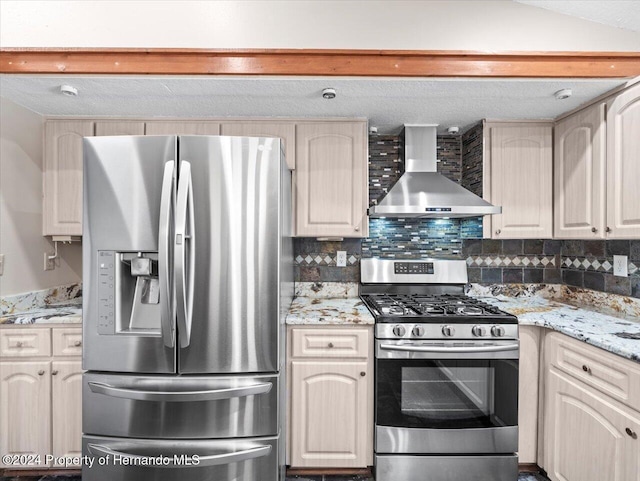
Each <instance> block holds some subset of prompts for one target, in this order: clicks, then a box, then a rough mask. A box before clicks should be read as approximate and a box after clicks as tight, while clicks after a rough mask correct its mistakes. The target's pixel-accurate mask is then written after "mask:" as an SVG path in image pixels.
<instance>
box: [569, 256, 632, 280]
mask: <svg viewBox="0 0 640 481" xmlns="http://www.w3.org/2000/svg"><path fill="white" fill-rule="evenodd" d="M637 262H638V261H635V262H633V261H628V263H627V270H628V272H629V275H631V276H632V275H634V274H637V273H638V266H637V265H636V263H637ZM639 264H640V263H639ZM562 268H563V269H578V270H581V271H598V272H613V257H611V258H600V259H594V258H593V257H570V256H566V257H565V256H563V257H562Z"/></svg>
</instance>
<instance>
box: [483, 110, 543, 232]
mask: <svg viewBox="0 0 640 481" xmlns="http://www.w3.org/2000/svg"><path fill="white" fill-rule="evenodd" d="M485 141H486V143H487V149H486V152H487V153H488V155H489V162H488V163H486V168H485V184H486V185H485V186H484V189H485V196H484V197H485V198H486V199H487V200H488V201H489V202H491V203H492V204H494V205H498V206H501V207H502V213H501V214H496V215H492V216H487V217H485V220H484V222H485V226H486V227H485V237H491V238H493V239H531V238H533V239H545V238H551V237H552V235H553V188H552V185H553V182H552V179H553V153H552V126H551V124H544V123H542V124H541V123H508V124H507V123H487V124H486V125H485Z"/></svg>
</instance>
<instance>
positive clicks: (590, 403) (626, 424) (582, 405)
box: [543, 333, 640, 481]
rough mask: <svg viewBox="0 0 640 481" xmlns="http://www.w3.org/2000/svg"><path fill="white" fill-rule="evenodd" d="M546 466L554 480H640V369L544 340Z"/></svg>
mask: <svg viewBox="0 0 640 481" xmlns="http://www.w3.org/2000/svg"><path fill="white" fill-rule="evenodd" d="M544 346H545V366H546V372H545V380H546V383H545V401H544V404H545V405H544V438H543V439H544V441H543V450H544V465H543V467H544V468H545V470H546V471H547V473H548V476H549V477H550V478H551V480H552V481H603V480H607V481H638V480H640V439H638V437H639V436H640V411H639V409H640V396H639V395H638V391H639V390H640V367H638V366H637V365H636V363H633V362H632V361H627V360H625V359H622V358H620V357H618V356H615V355H613V354H610V353H607V352H605V351H602V350H600V349H597V348H594V347H591V346H588V345H586V344H585V343H582V342H580V341H577V340H573V339H570V338H568V337H566V336H564V335H562V334H558V333H550V334H548V335H547V336H546V337H545V342H544Z"/></svg>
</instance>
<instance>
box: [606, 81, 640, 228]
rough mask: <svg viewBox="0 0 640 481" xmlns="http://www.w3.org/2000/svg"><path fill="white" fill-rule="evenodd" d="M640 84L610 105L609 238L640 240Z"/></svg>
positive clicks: (608, 115)
mask: <svg viewBox="0 0 640 481" xmlns="http://www.w3.org/2000/svg"><path fill="white" fill-rule="evenodd" d="M639 159H640V84H636V85H635V86H633V87H631V88H630V89H628V90H625V91H623V92H621V93H620V94H618V95H617V96H616V97H614V98H613V99H612V100H611V101H609V102H608V105H607V237H608V238H624V239H627V238H631V237H633V238H637V237H640V189H639V188H638V186H639V185H640V161H639Z"/></svg>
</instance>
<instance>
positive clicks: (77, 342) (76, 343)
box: [73, 341, 82, 347]
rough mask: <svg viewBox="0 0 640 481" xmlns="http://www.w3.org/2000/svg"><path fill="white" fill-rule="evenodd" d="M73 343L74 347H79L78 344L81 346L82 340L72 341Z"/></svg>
mask: <svg viewBox="0 0 640 481" xmlns="http://www.w3.org/2000/svg"><path fill="white" fill-rule="evenodd" d="M73 345H74V346H76V347H80V346H82V341H76V342H74V343H73Z"/></svg>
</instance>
